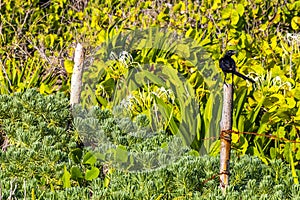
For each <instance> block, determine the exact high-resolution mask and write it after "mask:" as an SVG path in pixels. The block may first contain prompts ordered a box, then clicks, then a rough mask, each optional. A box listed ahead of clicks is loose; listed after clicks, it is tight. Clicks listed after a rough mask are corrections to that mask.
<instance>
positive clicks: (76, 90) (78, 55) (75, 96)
mask: <svg viewBox="0 0 300 200" xmlns="http://www.w3.org/2000/svg"><path fill="white" fill-rule="evenodd" d="M83 61H84V49H83V47H82V45H81V44H80V43H78V44H77V46H76V49H75V55H74V67H73V74H72V79H71V94H70V104H71V107H73V106H74V105H75V104H78V103H79V102H80V95H81V87H82V73H83Z"/></svg>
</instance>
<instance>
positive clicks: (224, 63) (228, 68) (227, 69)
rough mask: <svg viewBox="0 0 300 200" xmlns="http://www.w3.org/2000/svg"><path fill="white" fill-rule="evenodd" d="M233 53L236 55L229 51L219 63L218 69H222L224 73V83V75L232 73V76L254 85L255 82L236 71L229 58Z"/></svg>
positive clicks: (232, 61) (233, 63)
mask: <svg viewBox="0 0 300 200" xmlns="http://www.w3.org/2000/svg"><path fill="white" fill-rule="evenodd" d="M235 53H236V51H233V50H229V51H227V52H226V53H225V56H224V57H223V58H221V59H220V61H219V65H220V68H221V69H222V71H223V72H224V75H225V79H224V81H225V80H226V74H227V73H232V74H235V75H237V76H239V77H241V78H242V79H244V80H248V81H250V82H252V83H255V81H254V80H252V79H251V78H248V77H247V76H244V75H243V74H241V73H239V72H237V71H236V65H235V62H234V60H233V59H232V58H231V56H232V55H234V54H235Z"/></svg>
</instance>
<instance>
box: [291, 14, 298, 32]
mask: <svg viewBox="0 0 300 200" xmlns="http://www.w3.org/2000/svg"><path fill="white" fill-rule="evenodd" d="M291 25H292V29H294V30H299V29H300V17H298V16H295V17H293V19H292V22H291Z"/></svg>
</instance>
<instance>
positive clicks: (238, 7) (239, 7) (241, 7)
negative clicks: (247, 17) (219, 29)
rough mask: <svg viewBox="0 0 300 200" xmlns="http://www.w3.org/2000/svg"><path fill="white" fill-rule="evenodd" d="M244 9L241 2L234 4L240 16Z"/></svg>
mask: <svg viewBox="0 0 300 200" xmlns="http://www.w3.org/2000/svg"><path fill="white" fill-rule="evenodd" d="M244 10H245V8H244V5H243V4H238V5H237V6H236V11H237V13H238V14H239V15H240V16H242V15H243V14H244Z"/></svg>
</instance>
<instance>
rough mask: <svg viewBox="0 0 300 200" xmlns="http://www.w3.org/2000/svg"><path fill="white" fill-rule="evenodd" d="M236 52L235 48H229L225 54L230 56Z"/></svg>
mask: <svg viewBox="0 0 300 200" xmlns="http://www.w3.org/2000/svg"><path fill="white" fill-rule="evenodd" d="M236 53H237V52H236V51H234V50H229V51H227V52H226V54H225V55H226V56H229V57H230V56H232V55H234V54H236Z"/></svg>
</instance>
